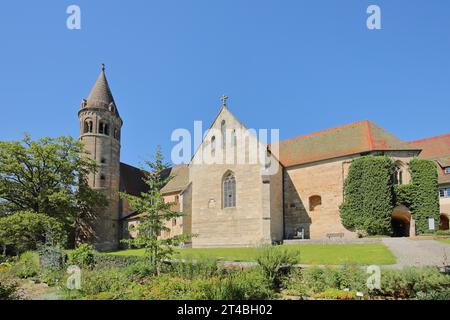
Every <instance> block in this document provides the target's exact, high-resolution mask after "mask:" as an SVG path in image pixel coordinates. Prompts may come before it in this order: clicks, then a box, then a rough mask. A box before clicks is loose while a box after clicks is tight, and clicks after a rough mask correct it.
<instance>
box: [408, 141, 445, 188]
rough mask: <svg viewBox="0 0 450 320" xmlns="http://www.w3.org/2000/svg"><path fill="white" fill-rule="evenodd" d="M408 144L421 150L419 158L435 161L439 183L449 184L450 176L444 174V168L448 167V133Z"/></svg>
mask: <svg viewBox="0 0 450 320" xmlns="http://www.w3.org/2000/svg"><path fill="white" fill-rule="evenodd" d="M410 144H411V145H412V146H414V147H416V148H420V149H422V152H421V153H420V155H419V157H420V158H424V159H430V160H435V161H436V163H437V164H438V166H439V167H440V168H439V167H438V168H439V170H438V175H439V183H440V184H447V183H450V174H445V172H444V168H445V167H450V133H448V134H444V135H441V136H437V137H431V138H426V139H421V140H415V141H411V142H410Z"/></svg>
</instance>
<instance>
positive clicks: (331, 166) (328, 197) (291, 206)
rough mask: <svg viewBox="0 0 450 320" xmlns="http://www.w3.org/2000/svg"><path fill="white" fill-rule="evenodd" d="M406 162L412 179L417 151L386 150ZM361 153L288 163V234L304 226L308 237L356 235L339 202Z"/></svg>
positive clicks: (292, 233)
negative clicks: (344, 223)
mask: <svg viewBox="0 0 450 320" xmlns="http://www.w3.org/2000/svg"><path fill="white" fill-rule="evenodd" d="M386 155H388V156H389V157H390V158H392V160H393V161H394V162H396V163H401V164H402V166H401V167H402V171H403V177H405V178H404V180H403V182H402V183H404V184H406V183H409V182H410V177H409V172H408V163H409V161H410V160H411V159H412V157H413V156H415V155H417V152H415V151H397V152H386ZM359 156H360V155H351V156H347V157H341V158H336V159H327V160H323V161H317V162H313V163H307V164H304V165H298V166H293V167H288V168H286V169H285V172H284V199H285V204H284V216H285V237H286V238H292V237H294V236H295V235H296V233H297V231H301V230H304V231H305V237H306V238H308V239H323V238H327V237H328V236H330V235H331V234H342V235H343V236H344V237H346V238H355V237H356V236H357V235H356V234H355V233H354V232H351V231H348V230H347V229H345V228H344V226H342V223H341V218H340V213H339V206H340V205H341V204H342V202H343V200H344V198H343V194H344V181H345V178H346V177H347V174H348V169H349V167H350V164H351V161H352V160H353V159H354V158H356V157H359Z"/></svg>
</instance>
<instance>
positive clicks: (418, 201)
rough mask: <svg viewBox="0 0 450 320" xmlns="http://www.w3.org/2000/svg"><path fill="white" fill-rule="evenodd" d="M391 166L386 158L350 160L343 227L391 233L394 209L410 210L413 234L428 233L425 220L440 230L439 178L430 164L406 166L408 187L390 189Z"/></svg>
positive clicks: (418, 161)
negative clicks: (401, 206)
mask: <svg viewBox="0 0 450 320" xmlns="http://www.w3.org/2000/svg"><path fill="white" fill-rule="evenodd" d="M393 169H394V164H393V162H392V160H391V159H390V158H389V157H386V156H366V157H361V158H357V159H355V160H353V162H352V164H351V165H350V168H349V173H348V176H347V178H346V180H345V183H344V202H343V203H342V205H341V207H340V210H341V218H342V223H343V225H344V227H346V228H347V229H349V230H352V231H358V232H359V233H362V234H369V235H372V234H384V235H390V234H391V233H392V226H391V216H392V211H393V209H394V207H395V206H397V205H404V206H406V207H408V208H409V210H410V211H411V215H412V217H413V218H414V220H415V221H416V232H417V233H418V234H420V233H424V232H426V231H427V230H428V219H429V218H433V219H435V225H436V227H438V226H439V195H438V176H437V170H436V165H435V163H434V162H433V161H430V160H424V159H417V158H415V159H413V160H411V161H410V163H409V170H410V173H411V183H410V184H408V185H395V186H394V185H393V180H392V172H393Z"/></svg>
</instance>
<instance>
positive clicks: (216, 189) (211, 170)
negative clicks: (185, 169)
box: [189, 107, 283, 247]
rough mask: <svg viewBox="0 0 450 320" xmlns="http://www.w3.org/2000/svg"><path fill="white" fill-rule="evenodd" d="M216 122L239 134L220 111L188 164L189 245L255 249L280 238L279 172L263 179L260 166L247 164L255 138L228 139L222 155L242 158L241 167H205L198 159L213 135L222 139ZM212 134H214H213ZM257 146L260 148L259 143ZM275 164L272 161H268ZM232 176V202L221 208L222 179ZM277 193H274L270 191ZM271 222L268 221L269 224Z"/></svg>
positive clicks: (207, 149) (238, 125)
mask: <svg viewBox="0 0 450 320" xmlns="http://www.w3.org/2000/svg"><path fill="white" fill-rule="evenodd" d="M222 124H225V125H226V129H227V130H228V131H233V130H236V131H237V132H242V131H243V130H245V127H244V126H243V125H242V124H241V123H240V122H239V121H238V120H237V119H236V118H235V117H234V116H233V115H232V114H231V113H230V112H229V111H228V109H227V108H226V107H222V109H221V111H220V112H219V114H218V116H217V118H216V120H215V121H214V123H213V124H212V126H211V129H212V130H210V131H209V132H208V134H206V136H205V139H204V142H203V144H202V145H201V146H200V148H199V150H198V151H197V153H196V154H195V156H194V158H193V160H192V161H191V163H190V165H189V181H190V183H191V184H192V232H193V234H195V235H196V237H194V238H193V240H192V244H193V246H195V247H205V246H255V245H260V244H263V243H271V242H272V241H281V240H282V233H283V232H282V201H281V192H280V191H281V177H282V176H281V168H280V173H279V174H277V175H274V176H271V177H269V178H266V177H264V176H263V175H262V173H261V165H260V164H259V163H254V162H253V161H250V158H251V157H250V155H249V148H250V147H249V146H250V145H258V144H259V142H258V141H257V140H256V137H255V136H249V137H248V140H246V141H248V143H244V142H243V141H239V139H240V137H237V138H236V142H234V141H228V142H227V143H226V146H228V149H226V148H224V146H223V144H222V143H217V148H218V149H219V148H223V150H227V151H226V152H234V153H235V154H234V157H235V158H236V157H237V154H241V155H245V161H244V162H243V163H241V164H237V163H236V162H237V161H234V163H230V164H227V163H223V162H226V161H222V160H221V159H219V158H217V161H216V162H218V163H212V164H205V163H204V160H202V159H201V158H202V157H204V156H205V155H206V153H208V152H211V148H210V144H211V141H213V139H214V138H213V137H215V138H216V139H217V141H219V142H220V141H222V136H221V135H220V134H217V133H218V132H221V126H222ZM214 130H215V131H216V136H215V133H213V131H214ZM260 147H262V148H264V146H263V145H261V146H260ZM274 161H275V160H274ZM229 173H232V174H233V175H234V177H235V181H236V204H235V206H232V207H225V206H224V199H223V181H224V177H225V176H226V175H227V174H229ZM275 191H277V193H276V192H275ZM272 222H273V223H272Z"/></svg>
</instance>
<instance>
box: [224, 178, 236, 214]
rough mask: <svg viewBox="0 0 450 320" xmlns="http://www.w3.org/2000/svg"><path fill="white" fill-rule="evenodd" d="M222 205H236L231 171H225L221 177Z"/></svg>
mask: <svg viewBox="0 0 450 320" xmlns="http://www.w3.org/2000/svg"><path fill="white" fill-rule="evenodd" d="M223 207H224V208H234V207H236V179H235V177H234V174H233V173H232V172H228V173H226V174H225V176H224V178H223Z"/></svg>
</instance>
